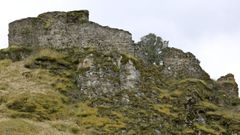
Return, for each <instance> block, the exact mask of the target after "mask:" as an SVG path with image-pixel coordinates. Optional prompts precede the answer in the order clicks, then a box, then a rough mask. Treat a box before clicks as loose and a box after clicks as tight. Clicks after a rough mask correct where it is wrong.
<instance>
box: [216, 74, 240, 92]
mask: <svg viewBox="0 0 240 135" xmlns="http://www.w3.org/2000/svg"><path fill="white" fill-rule="evenodd" d="M217 85H218V89H219V90H220V91H222V92H223V93H224V94H227V95H229V96H233V97H238V85H237V83H236V81H235V79H234V75H233V74H227V75H225V76H221V77H220V78H219V79H218V80H217Z"/></svg>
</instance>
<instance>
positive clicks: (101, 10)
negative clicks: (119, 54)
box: [0, 0, 240, 83]
mask: <svg viewBox="0 0 240 135" xmlns="http://www.w3.org/2000/svg"><path fill="white" fill-rule="evenodd" d="M239 7H240V0H119V1H116V0H5V1H1V2H0V17H1V21H0V47H1V48H3V47H7V45H8V44H7V33H8V23H9V22H11V21H14V20H16V19H21V18H25V17H34V16H37V15H38V14H40V13H43V12H47V11H70V10H80V9H88V10H89V11H90V20H92V21H94V22H97V23H99V24H102V25H108V26H110V27H117V28H121V29H125V30H128V31H130V32H131V33H132V35H133V39H134V40H135V41H138V40H139V39H140V37H142V36H144V35H146V34H148V33H150V32H151V33H155V34H157V35H159V36H161V37H162V38H163V39H165V40H169V41H170V46H171V47H176V48H180V49H182V50H184V51H190V52H192V53H194V54H195V55H196V57H197V58H198V59H199V60H200V61H201V66H202V67H203V69H204V70H205V71H207V72H208V73H209V74H210V75H211V77H212V78H213V79H217V78H219V77H220V76H221V75H225V74H227V73H233V74H234V75H235V77H236V78H237V80H238V83H240V61H239V58H240V52H239V51H240V8H239Z"/></svg>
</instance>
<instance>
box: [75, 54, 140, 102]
mask: <svg viewBox="0 0 240 135" xmlns="http://www.w3.org/2000/svg"><path fill="white" fill-rule="evenodd" d="M121 58H122V56H121V55H116V56H115V58H113V57H107V58H105V59H104V60H103V58H101V57H95V58H94V57H93V56H87V57H86V58H85V59H83V61H82V62H81V63H80V64H79V66H78V71H81V70H82V71H83V72H80V73H79V75H78V77H77V85H78V87H79V89H80V93H82V94H84V95H88V96H89V97H90V98H94V97H98V96H113V95H114V94H116V93H118V92H119V91H121V90H131V91H132V90H138V87H139V86H138V84H139V82H140V73H139V71H138V70H137V69H136V68H135V66H134V64H133V62H132V61H130V60H129V61H128V62H127V63H126V64H125V63H121ZM100 60H102V61H100ZM106 62H109V63H108V64H110V65H108V67H105V66H104V65H106V64H107V63H106ZM111 66H113V67H114V68H110V67H111ZM125 101H127V99H126V100H124V102H125Z"/></svg>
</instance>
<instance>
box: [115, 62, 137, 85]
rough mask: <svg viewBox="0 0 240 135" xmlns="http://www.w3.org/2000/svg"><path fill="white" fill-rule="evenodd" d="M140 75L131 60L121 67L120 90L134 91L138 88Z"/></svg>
mask: <svg viewBox="0 0 240 135" xmlns="http://www.w3.org/2000/svg"><path fill="white" fill-rule="evenodd" d="M139 82H140V73H139V71H138V70H137V69H136V67H135V66H134V64H133V63H132V61H131V60H129V61H128V63H127V64H126V65H123V66H122V69H121V74H120V84H121V89H127V90H134V89H136V88H138V84H139Z"/></svg>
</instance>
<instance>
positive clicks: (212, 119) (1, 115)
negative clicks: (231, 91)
mask: <svg viewBox="0 0 240 135" xmlns="http://www.w3.org/2000/svg"><path fill="white" fill-rule="evenodd" d="M19 50H20V51H21V52H22V51H23V50H22V49H19ZM9 51H10V52H11V51H12V50H11V49H8V50H2V52H4V53H10V52H9ZM14 51H16V49H14ZM2 52H1V53H2ZM17 52H18V51H17ZM90 53H92V54H93V55H94V60H95V61H96V62H97V64H98V65H100V67H106V66H107V67H110V68H111V69H112V70H114V72H118V70H116V68H115V67H114V66H113V65H112V64H111V63H109V62H106V61H105V58H108V57H113V54H108V55H107V56H106V54H102V53H101V52H96V51H95V50H94V49H91V48H90V49H87V50H84V51H77V52H75V51H74V50H72V51H71V52H70V51H69V52H61V51H55V50H49V49H44V50H41V51H37V53H34V55H30V56H29V57H27V55H26V57H27V58H24V59H22V60H20V59H17V60H18V61H16V59H15V58H16V57H12V55H7V56H5V58H2V60H0V103H1V106H0V131H1V133H0V134H3V135H5V134H9V135H10V134H11V135H14V134H19V133H22V134H40V135H41V134H42V135H43V134H56V135H57V134H113V133H117V134H122V133H128V134H156V133H158V132H161V133H163V134H164V133H168V134H194V133H195V134H196V133H199V132H201V133H203V134H229V133H233V132H238V133H239V129H240V127H239V125H240V115H239V114H238V113H237V112H236V111H234V108H235V107H234V106H237V105H239V99H232V98H231V97H230V98H228V97H225V99H222V98H221V95H219V96H218V95H217V94H218V93H216V92H215V91H214V88H213V87H211V86H210V84H208V83H206V82H205V81H204V80H198V79H191V78H190V79H185V80H177V81H176V80H175V81H174V82H172V81H171V80H164V76H161V74H160V73H159V71H158V68H157V67H155V66H149V67H146V66H144V65H143V64H142V63H141V61H140V60H138V59H137V58H135V57H133V56H130V55H126V54H119V55H122V57H123V59H122V64H124V63H126V62H127V61H128V60H132V61H133V63H134V64H135V66H136V68H137V69H138V70H139V71H140V72H141V75H142V76H141V82H142V83H141V89H140V90H139V91H131V90H124V91H119V92H118V93H115V95H114V96H113V97H107V98H106V97H104V96H101V97H98V98H94V99H88V98H87V96H86V97H85V98H82V97H84V96H85V95H82V97H81V98H75V97H74V96H73V94H74V93H75V94H76V93H77V86H76V84H75V83H74V80H73V78H74V74H79V72H83V73H84V72H85V71H86V70H88V69H80V70H78V71H77V65H78V62H79V60H80V61H81V59H84V58H85V57H86V56H87V55H88V54H90ZM115 53H116V52H115ZM114 55H115V54H114ZM169 82H171V83H169ZM139 93H141V94H142V95H143V96H139ZM126 95H127V96H128V97H129V102H128V104H121V103H120V102H119V101H120V100H121V99H122V97H125V96H126ZM218 100H227V101H229V104H228V105H224V106H223V105H221V104H218V103H217V101H218ZM199 115H201V117H203V118H204V120H205V121H204V122H199V120H198V118H199V117H200V116H199Z"/></svg>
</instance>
